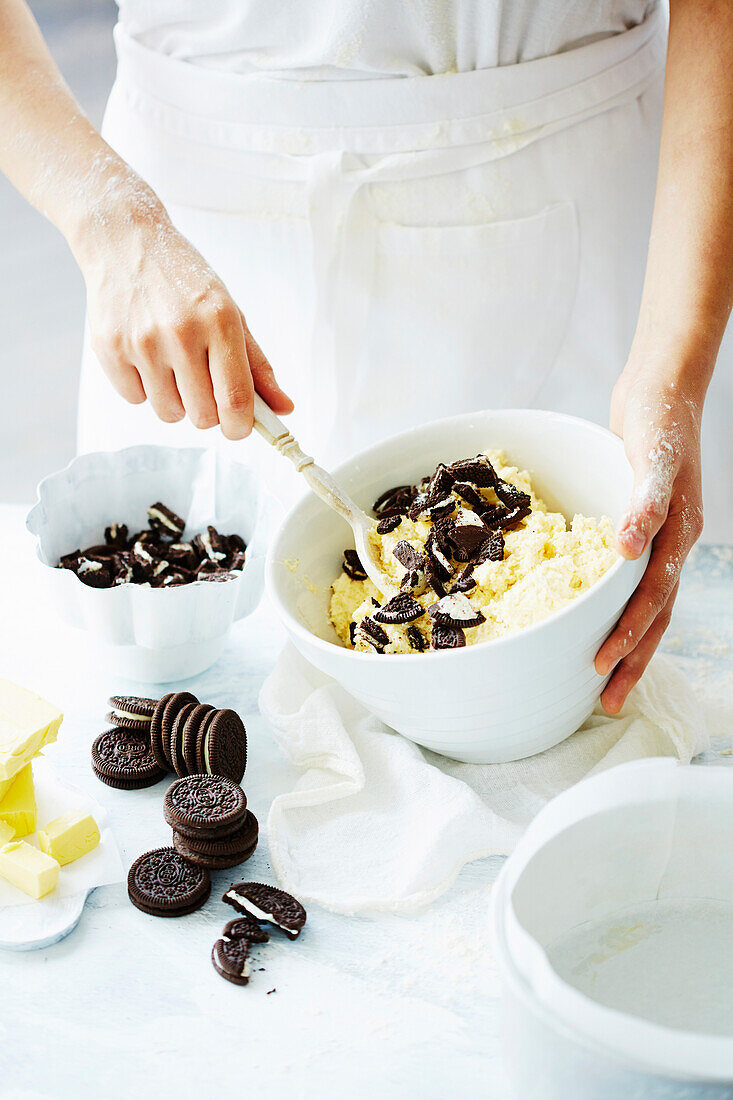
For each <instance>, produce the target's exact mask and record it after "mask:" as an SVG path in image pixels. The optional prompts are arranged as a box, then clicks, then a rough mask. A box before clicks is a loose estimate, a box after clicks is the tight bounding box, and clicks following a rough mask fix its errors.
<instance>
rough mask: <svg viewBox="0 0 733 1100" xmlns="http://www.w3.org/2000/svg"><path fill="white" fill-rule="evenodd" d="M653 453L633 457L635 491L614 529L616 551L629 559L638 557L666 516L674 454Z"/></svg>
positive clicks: (673, 472)
mask: <svg viewBox="0 0 733 1100" xmlns="http://www.w3.org/2000/svg"><path fill="white" fill-rule="evenodd" d="M652 456H654V452H653V451H652V452H649V454H647V455H645V456H644V457H639V458H637V459H636V461H634V460H632V465H633V467H634V490H633V492H632V494H631V501H630V503H629V508H628V511H627V512H626V515H625V516H624V517H623V519H622V520H621V523H620V524H619V527H618V531H617V532H616V545H617V549H618V551H619V553H620V554H621V555H622V556H623V557H625V558H629V559H633V558H640V557H641V555H642V554H643V553H644V551H645V550H646V548H647V546H648V545H649V543H650V542H651V540H652V539H653V538H654V536H655V535H656V534H657V532H658V531H659V530H660V529H661V527H662V524H663V523H664V521H665V520H666V518H667V513H668V510H669V502H670V498H671V495H672V487H673V485H674V476H675V473H676V462H675V459H674V455H673V454H670V453H667V452H666V451H665V452H662V455H661V456H659V455H656V456H654V457H652Z"/></svg>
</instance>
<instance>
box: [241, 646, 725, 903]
mask: <svg viewBox="0 0 733 1100" xmlns="http://www.w3.org/2000/svg"><path fill="white" fill-rule="evenodd" d="M260 710H261V712H262V714H263V716H264V717H265V719H266V720H267V721H268V722H269V723H270V725H271V726H272V728H273V730H274V733H275V736H276V738H277V740H278V742H279V744H280V746H281V748H282V750H283V751H284V753H285V755H286V756H287V757H288V758H289V760H290V761H291V763H292V764H294V765H295V766H296V767H298V768H300V769H302V773H303V774H302V775H301V777H300V778H299V779H298V781H297V783H296V785H295V787H294V789H293V790H292V791H289V792H287V793H285V794H281V795H279V796H278V797H276V798H275V800H274V801H273V803H272V807H271V810H270V815H269V820H268V832H269V844H270V854H271V857H272V864H273V867H274V869H275V872H276V874H277V877H278V880H279V882H280V884H281V886H282V887H283V888H284V889H286V890H288V891H290V892H291V893H293V894H295V895H296V896H297V897H299V898H301V899H302V900H304V901H311V902H316V903H317V904H320V905H323V906H325V907H326V908H328V909H331V910H333V911H335V912H339V913H357V912H379V911H382V912H384V911H389V912H411V911H414V910H417V909H419V908H422V907H423V906H425V905H426V904H428V903H429V902H431V901H433V900H434V899H435V898H437V897H438V896H439V895H440V894H442V893H443V892H444V891H445V890H447V889H448V887H449V886H450V885H451V883H452V882H453V880H454V879H455V878H456V876H457V875H458V873H459V871H460V870H461V868H462V867H463V866H464V864H466V863H468V862H469V861H471V860H474V859H479V858H481V857H483V856H489V855H504V854H508V853H509V852H510V851H511V850H512V848H513V847H514V846H515V844H516V843H517V841H518V839H519V837H520V836H521V834H522V832H523V831H524V829H525V828H526V826H527V825H528V824H529V822H530V821H531V820H532V818H533V817H534V816H535V814H537V813H538V811H539V810H541V809H542V807H543V806H544V805H545V804H546V803H547V802H549V800H550V799H551V798H554V796H555V795H557V794H559V793H560V792H561V791H563V790H565V789H566V788H567V787H569V786H571V785H572V784H573V783H577V782H578V781H579V780H581V779H583V778H584V777H585V776H588V775H591V774H593V773H594V772H597V771H601V770H603V769H605V768H610V767H612V766H614V765H615V764H620V763H623V762H624V761H627V760H637V759H639V758H642V757H648V756H677V757H678V758H679V759H680V760H681V761H682V762H683V763H689V761H690V759H691V758H692V757H693V756H694V755H695V754H696V753H697V752H700V751H702V750H703V749H704V748H706V747H707V745H708V734H707V729H706V720H705V714H704V710H703V708H702V706H701V705H700V704H699V702H698V700H697V698H696V696H695V694H694V692H693V691H692V688H691V687H690V685H689V684H688V682H687V680H686V679H685V677H684V675H683V674H682V673H681V672H680V671H679V670H678V669H677V668H676V667H675V666H674V665H673V664H672V663H671V662H670V661H669V660H668V659H667V658H664V657H661V656H657V657H655V658H654V660H653V661H652V662H651V664H650V665H649V668H648V670H647V672H646V673H645V675H644V676H643V678H642V680H641V681H640V683H639V684H638V685H637V686H636V687H635V688H634V689H633V691H632V692H631V693H630V695H629V698H628V700H627V702H626V705H625V706H624V708H623V710H622V711H621V713H620V714H619V715H618V716H615V717H611V716H609V715H607V714H606V713H605V712H604V711H603V710H602V708H601V707H600V705H599V707H598V708H597V710H596V711H595V712H594V713H593V714H592V715H591V717H590V718H589V719H588V720H587V722H585V724H584V725H583V726H582V727H581V728H580V729H579V730H578V731H577V733H574V734H573V735H572V736H571V737H569V738H567V740H565V741H563V742H562V743H561V744H559V745H556V746H555V747H554V748H551V749H548V750H547V751H546V752H543V753H540V754H538V755H537V756H533V757H529V758H528V759H525V760H518V761H514V762H511V763H507V764H463V763H460V762H458V761H455V760H448V759H446V758H445V757H442V756H438V755H436V754H435V753H432V752H429V751H427V750H425V749H421V748H419V747H418V746H417V745H414V744H412V742H410V741H407V740H406V739H405V738H403V737H401V736H400V735H399V734H397V733H395V732H394V731H392V730H390V729H389V728H388V727H387V726H385V725H384V723H383V722H381V721H380V720H379V719H377V718H375V717H373V716H372V715H371V714H369V712H368V711H367V710H366V709H365V708H364V707H363V706H362V705H361V704H360V703H358V702H357V701H356V700H355V699H353V698H352V697H351V696H350V695H348V693H347V692H346V691H344V689H343V688H341V687H340V686H339V685H338V684H337V683H336V682H335V681H334V680H332V679H330V678H329V677H327V676H325V675H323V674H322V673H320V672H318V671H317V670H316V669H314V668H313V667H312V666H311V665H309V664H308V663H307V662H306V661H305V660H304V658H302V657H301V656H300V654H299V653H298V652H297V651H296V650H295V648H294V647H293V646H292V645H291V644H290V643H288V644H287V646H286V647H285V649H284V651H283V653H282V655H281V657H280V659H279V661H278V663H277V665H276V666H275V668H274V670H273V672H272V673H271V674H270V676H269V677H268V679H267V680H266V682H265V684H264V685H263V687H262V691H261V694H260Z"/></svg>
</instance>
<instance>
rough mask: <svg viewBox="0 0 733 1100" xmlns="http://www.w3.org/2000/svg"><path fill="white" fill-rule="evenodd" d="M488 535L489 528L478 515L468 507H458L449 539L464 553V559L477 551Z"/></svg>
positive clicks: (468, 558) (469, 557) (467, 559)
mask: <svg viewBox="0 0 733 1100" xmlns="http://www.w3.org/2000/svg"><path fill="white" fill-rule="evenodd" d="M488 536H489V529H488V527H487V526H486V524H485V523H484V521H483V520H482V519H481V517H480V516H478V515H476V513H475V512H472V511H471V510H470V509H468V508H459V510H458V514H457V516H456V517H455V519H454V520H453V525H452V527H451V530H450V539H451V541H452V542H453V543H454V545H455V547H456V549H457V550H458V551H459V552H461V553H463V554H465V555H466V557H465V560H466V561H469V560H470V559H471V558H473V557H474V555H475V554H476V553H478V551H479V549H480V548H481V547H482V546H483V544H484V543H485V542H486V540H487V538H488Z"/></svg>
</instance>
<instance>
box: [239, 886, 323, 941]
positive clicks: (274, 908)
mask: <svg viewBox="0 0 733 1100" xmlns="http://www.w3.org/2000/svg"><path fill="white" fill-rule="evenodd" d="M222 900H223V901H225V902H226V903H227V905H231V906H233V907H234V909H236V910H237V912H238V913H244V914H245V915H247V916H250V917H254V919H255V920H256V921H267V922H268V923H270V924H275V925H277V927H278V928H281V929H282V930H283V932H286V933H287V934H288V936H290V938H291V939H297V937H298V936H299V935H300V933H301V930H302V928H303V925H304V924H305V922H306V919H307V914H306V911H305V909H304V908H303V906H302V905H301V904H300V902H299V901H297V900H296V899H295V898H294V897H293V896H292V895H291V894H287V893H286V892H285V891H284V890H279V889H278V888H277V886H268V885H267V884H266V883H264V882H235V883H232V885H231V886H230V887H229V889H228V890H227V891H226V892H225V893H224V895H223V898H222Z"/></svg>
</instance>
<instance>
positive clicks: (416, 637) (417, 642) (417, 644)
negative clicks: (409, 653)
mask: <svg viewBox="0 0 733 1100" xmlns="http://www.w3.org/2000/svg"><path fill="white" fill-rule="evenodd" d="M405 633H406V634H407V640H408V642H409V643H410V646H411V647H412V649H415V650H417V652H418V653H424V652H425V650H426V649H427V647H428V643H427V642H426V641H425V638H424V637H423V635H422V634H421V633H420V631H419V630H418V628H417V627H416V626H408V628H407V630H406V631H405Z"/></svg>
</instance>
